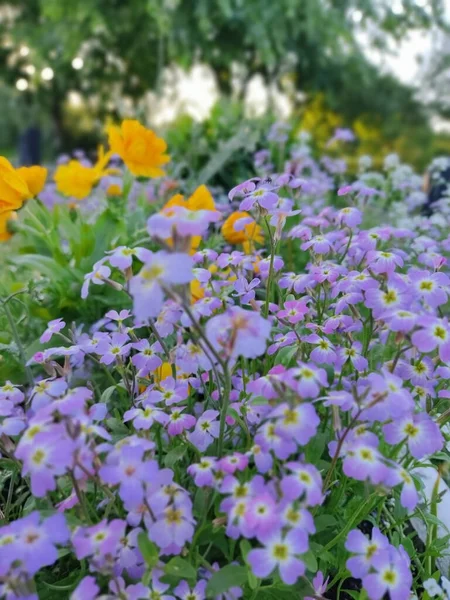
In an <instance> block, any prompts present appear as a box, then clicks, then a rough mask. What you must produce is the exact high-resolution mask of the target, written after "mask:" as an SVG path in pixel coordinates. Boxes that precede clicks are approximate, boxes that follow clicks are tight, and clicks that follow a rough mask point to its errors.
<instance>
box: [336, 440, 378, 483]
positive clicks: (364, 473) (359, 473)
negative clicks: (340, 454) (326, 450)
mask: <svg viewBox="0 0 450 600" xmlns="http://www.w3.org/2000/svg"><path fill="white" fill-rule="evenodd" d="M342 470H343V471H344V473H345V475H347V477H352V478H353V479H357V480H358V481H365V480H366V479H368V480H369V481H371V482H372V483H374V484H378V483H382V482H383V481H385V480H386V479H387V477H388V475H389V469H388V467H387V466H386V464H385V462H384V457H383V455H382V454H381V453H380V452H379V451H378V450H377V449H376V448H374V447H373V446H371V445H368V444H364V443H362V442H359V443H357V444H355V445H354V446H353V447H351V448H349V449H348V450H347V451H346V453H345V458H344V463H343V465H342Z"/></svg>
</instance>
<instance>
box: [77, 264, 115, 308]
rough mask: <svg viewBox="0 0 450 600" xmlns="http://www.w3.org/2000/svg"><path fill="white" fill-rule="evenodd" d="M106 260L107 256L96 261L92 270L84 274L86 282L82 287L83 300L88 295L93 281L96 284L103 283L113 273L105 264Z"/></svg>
mask: <svg viewBox="0 0 450 600" xmlns="http://www.w3.org/2000/svg"><path fill="white" fill-rule="evenodd" d="M105 260H106V259H105V258H102V259H101V260H99V261H98V262H96V263H95V264H94V268H93V269H92V271H91V272H90V273H87V274H86V275H85V276H84V283H83V286H82V288H81V297H82V298H83V300H85V299H86V298H87V297H88V294H89V285H90V284H91V283H95V285H103V284H104V283H105V280H106V279H108V278H109V276H110V275H111V269H110V268H109V267H106V266H105V265H104V264H103V263H104V262H105Z"/></svg>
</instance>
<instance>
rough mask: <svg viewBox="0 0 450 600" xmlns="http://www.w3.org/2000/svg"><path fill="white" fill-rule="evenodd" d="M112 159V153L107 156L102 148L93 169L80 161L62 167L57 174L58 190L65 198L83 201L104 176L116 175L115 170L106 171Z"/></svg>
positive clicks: (73, 161)
mask: <svg viewBox="0 0 450 600" xmlns="http://www.w3.org/2000/svg"><path fill="white" fill-rule="evenodd" d="M110 158H111V152H107V153H106V154H105V152H104V150H103V147H102V146H100V148H99V153H98V160H97V162H96V164H95V165H94V166H93V167H85V166H84V165H82V164H81V163H80V162H79V161H78V160H71V161H70V162H69V163H68V164H66V165H60V166H59V167H58V168H57V169H56V172H55V181H56V189H57V190H58V191H59V192H61V193H62V194H64V195H65V196H73V197H74V198H77V200H83V199H84V198H86V197H87V196H89V194H90V193H91V191H92V188H93V187H94V186H95V185H96V184H97V183H98V182H99V181H100V179H101V178H102V177H103V176H104V175H107V174H108V173H115V170H114V169H106V165H107V164H108V162H109V159H110Z"/></svg>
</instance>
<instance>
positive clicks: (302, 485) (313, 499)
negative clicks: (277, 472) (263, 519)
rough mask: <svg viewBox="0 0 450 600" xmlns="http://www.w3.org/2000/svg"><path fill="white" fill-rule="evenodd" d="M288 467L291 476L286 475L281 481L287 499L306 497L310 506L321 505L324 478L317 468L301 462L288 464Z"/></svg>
mask: <svg viewBox="0 0 450 600" xmlns="http://www.w3.org/2000/svg"><path fill="white" fill-rule="evenodd" d="M286 467H287V468H288V469H289V471H291V475H286V476H285V477H284V478H283V479H282V481H281V488H282V490H283V492H284V494H285V496H286V498H288V499H289V500H296V499H297V498H300V497H301V496H303V495H305V502H306V504H307V505H308V506H315V505H316V504H321V502H322V500H323V495H322V478H321V476H320V473H319V471H318V470H317V469H316V467H314V466H313V465H308V464H303V463H300V462H288V463H286Z"/></svg>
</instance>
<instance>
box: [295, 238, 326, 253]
mask: <svg viewBox="0 0 450 600" xmlns="http://www.w3.org/2000/svg"><path fill="white" fill-rule="evenodd" d="M300 248H301V249H302V250H308V249H309V248H312V250H313V252H314V253H315V254H328V252H330V251H331V250H332V249H333V244H332V242H331V241H330V240H329V238H328V237H327V235H316V236H315V237H313V238H311V239H310V240H309V241H307V242H304V243H303V244H302V245H301V246H300Z"/></svg>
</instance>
